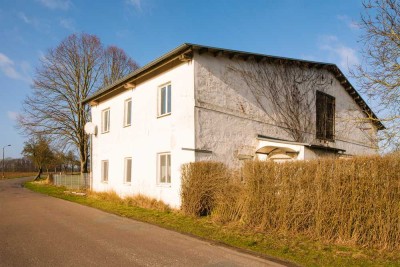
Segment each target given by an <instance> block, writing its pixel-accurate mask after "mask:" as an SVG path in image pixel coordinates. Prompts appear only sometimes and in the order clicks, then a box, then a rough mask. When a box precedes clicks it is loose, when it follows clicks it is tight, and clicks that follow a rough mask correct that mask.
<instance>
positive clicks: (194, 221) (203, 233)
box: [25, 182, 400, 266]
mask: <svg viewBox="0 0 400 267" xmlns="http://www.w3.org/2000/svg"><path fill="white" fill-rule="evenodd" d="M25 187H26V188H29V189H31V190H32V191H35V192H39V193H42V194H46V195H49V196H53V197H57V198H61V199H65V200H68V201H72V202H76V203H79V204H83V205H86V206H90V207H94V208H97V209H100V210H103V211H106V212H109V213H113V214H117V215H120V216H123V217H127V218H132V219H135V220H139V221H143V222H147V223H151V224H155V225H158V226H161V227H164V228H167V229H171V230H174V231H178V232H181V233H185V234H190V235H194V236H197V237H201V238H204V239H207V240H212V241H215V242H218V243H223V244H226V245H229V246H233V247H238V248H242V249H245V250H248V251H252V252H256V253H259V254H261V255H264V256H267V257H274V258H277V259H281V260H284V261H290V262H293V263H295V264H298V265H303V266H400V256H399V255H400V252H399V251H394V252H382V251H380V252H379V251H374V250H367V249H362V248H355V247H350V246H339V245H332V244H328V243H324V242H320V241H316V240H310V239H307V238H304V237H299V236H292V237H291V236H283V235H282V236H281V235H276V234H275V235H266V234H264V233H256V232H254V231H253V232H250V231H243V229H242V228H237V227H234V226H223V225H220V224H216V223H214V222H213V221H211V220H210V219H209V218H207V217H203V218H194V217H188V216H184V215H182V214H181V213H179V212H177V211H169V212H161V211H156V210H150V209H144V208H140V207H133V206H128V205H126V204H124V203H123V202H121V201H110V200H101V199H96V198H93V197H91V196H90V195H89V196H77V195H72V194H67V193H64V191H65V188H63V187H55V186H51V185H46V184H43V183H35V182H28V183H26V184H25Z"/></svg>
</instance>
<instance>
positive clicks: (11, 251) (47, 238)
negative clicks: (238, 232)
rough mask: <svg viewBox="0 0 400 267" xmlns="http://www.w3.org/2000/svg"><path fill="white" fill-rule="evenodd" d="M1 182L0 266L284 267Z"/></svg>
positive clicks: (15, 183)
mask: <svg viewBox="0 0 400 267" xmlns="http://www.w3.org/2000/svg"><path fill="white" fill-rule="evenodd" d="M24 180H28V179H26V178H22V179H11V180H3V181H0V266H282V265H279V264H277V263H274V262H271V261H267V260H265V259H261V258H258V257H254V256H251V255H248V254H245V253H239V252H237V251H235V250H232V249H228V248H225V247H222V246H217V245H213V244H211V243H209V242H204V241H201V240H198V239H196V238H192V237H189V236H186V235H182V234H179V233H176V232H173V231H169V230H165V229H162V228H160V227H157V226H153V225H150V224H146V223H141V222H137V221H134V220H131V219H127V218H122V217H118V216H115V215H112V214H108V213H105V212H102V211H99V210H96V209H93V208H90V207H86V206H81V205H78V204H75V203H71V202H68V201H65V200H61V199H56V198H52V197H48V196H44V195H41V194H37V193H34V192H31V191H29V190H28V189H25V188H22V187H21V183H22V182H23V181H24Z"/></svg>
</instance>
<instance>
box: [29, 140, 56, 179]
mask: <svg viewBox="0 0 400 267" xmlns="http://www.w3.org/2000/svg"><path fill="white" fill-rule="evenodd" d="M22 154H23V155H24V156H26V157H28V158H29V159H30V160H32V161H33V163H34V164H35V166H36V168H37V170H38V174H37V176H36V177H35V180H37V179H39V178H40V175H41V174H42V173H43V168H44V167H45V166H48V165H49V164H51V163H52V161H53V159H54V154H53V152H52V149H51V147H50V141H49V140H48V139H47V138H45V137H44V136H41V135H39V136H34V137H32V138H30V139H29V141H27V142H25V145H24V149H23V151H22Z"/></svg>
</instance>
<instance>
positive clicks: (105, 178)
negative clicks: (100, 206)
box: [101, 159, 110, 183]
mask: <svg viewBox="0 0 400 267" xmlns="http://www.w3.org/2000/svg"><path fill="white" fill-rule="evenodd" d="M105 163H107V168H105V165H104V164H105ZM105 169H106V170H107V172H105V171H104V170H105ZM109 170H110V163H109V161H108V159H107V160H102V161H101V182H102V183H108V178H109V177H108V173H109Z"/></svg>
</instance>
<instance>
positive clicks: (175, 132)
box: [92, 62, 194, 207]
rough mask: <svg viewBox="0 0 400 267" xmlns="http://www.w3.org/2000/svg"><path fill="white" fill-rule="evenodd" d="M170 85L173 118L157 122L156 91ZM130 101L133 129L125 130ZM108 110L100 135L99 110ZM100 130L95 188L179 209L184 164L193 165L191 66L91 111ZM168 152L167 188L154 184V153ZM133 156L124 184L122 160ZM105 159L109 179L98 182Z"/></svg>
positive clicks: (95, 151)
mask: <svg viewBox="0 0 400 267" xmlns="http://www.w3.org/2000/svg"><path fill="white" fill-rule="evenodd" d="M168 82H170V83H171V85H172V109H171V115H168V116H164V117H160V118H157V89H158V87H159V86H160V85H162V84H165V83H168ZM128 98H132V125H131V126H129V127H124V126H123V118H124V101H125V100H126V99H128ZM106 108H110V112H111V113H110V117H111V119H110V122H111V124H110V132H108V133H104V134H102V133H101V130H100V125H101V111H102V110H104V109H106ZM92 121H93V122H94V123H95V124H96V125H97V126H98V127H99V132H98V134H97V136H96V137H93V189H94V190H96V191H109V190H114V191H116V192H117V193H118V194H120V195H122V196H132V195H135V194H144V195H147V196H150V197H153V198H156V199H159V200H163V201H164V202H166V203H168V204H170V205H172V206H174V207H178V206H179V205H180V188H181V177H180V167H181V165H182V164H183V163H186V162H190V161H194V152H193V151H185V150H182V148H194V134H193V133H194V88H193V64H192V62H188V63H182V64H181V65H179V66H177V67H175V68H173V69H170V70H169V71H167V72H164V73H162V74H161V75H158V76H156V77H155V78H152V79H150V80H148V81H146V82H144V83H142V84H139V85H137V87H136V88H135V89H129V90H127V91H125V92H123V93H121V94H119V95H117V96H115V97H113V98H111V99H108V100H107V101H104V102H101V103H99V104H98V105H96V106H93V107H92ZM160 152H171V185H170V186H165V185H157V153H160ZM126 157H132V182H131V184H124V159H125V158H126ZM102 160H108V161H109V181H108V183H103V182H101V161H102Z"/></svg>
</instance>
